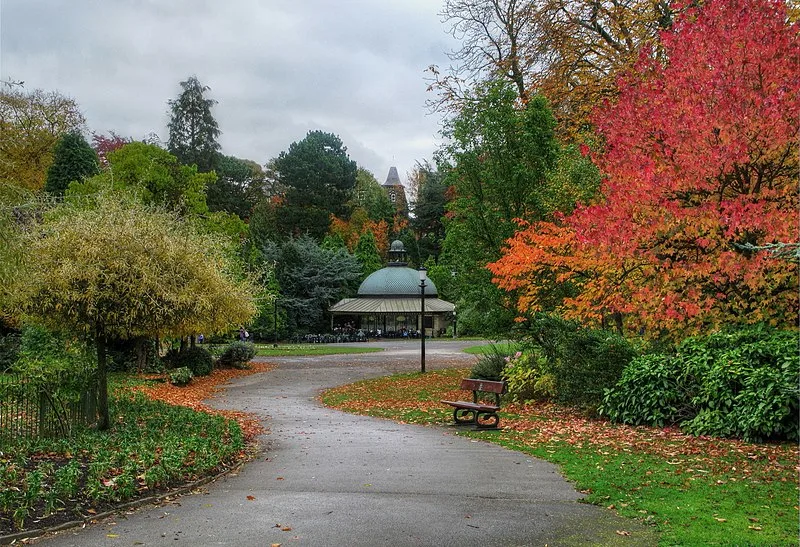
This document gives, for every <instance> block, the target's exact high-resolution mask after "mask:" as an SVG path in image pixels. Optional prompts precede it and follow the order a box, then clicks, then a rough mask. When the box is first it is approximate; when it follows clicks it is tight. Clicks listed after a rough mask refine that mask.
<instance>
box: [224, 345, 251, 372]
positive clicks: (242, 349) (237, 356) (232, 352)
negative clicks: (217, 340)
mask: <svg viewBox="0 0 800 547" xmlns="http://www.w3.org/2000/svg"><path fill="white" fill-rule="evenodd" d="M255 356H256V346H255V344H253V343H251V342H242V341H238V342H232V343H230V344H228V347H226V348H225V350H224V351H223V352H222V355H220V356H219V360H218V361H217V363H218V364H219V366H225V367H233V368H247V363H249V362H250V360H251V359H252V358H253V357H255Z"/></svg>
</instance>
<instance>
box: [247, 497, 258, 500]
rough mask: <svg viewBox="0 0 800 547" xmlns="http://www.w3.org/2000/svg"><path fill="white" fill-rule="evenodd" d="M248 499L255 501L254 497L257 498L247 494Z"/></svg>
mask: <svg viewBox="0 0 800 547" xmlns="http://www.w3.org/2000/svg"><path fill="white" fill-rule="evenodd" d="M247 499H248V500H249V501H253V500H254V499H256V497H255V496H247Z"/></svg>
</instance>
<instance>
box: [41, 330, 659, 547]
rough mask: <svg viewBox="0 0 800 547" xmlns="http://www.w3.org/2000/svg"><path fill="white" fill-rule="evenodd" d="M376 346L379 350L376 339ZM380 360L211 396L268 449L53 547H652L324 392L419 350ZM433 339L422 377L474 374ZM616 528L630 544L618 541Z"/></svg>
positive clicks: (468, 360) (644, 536)
mask: <svg viewBox="0 0 800 547" xmlns="http://www.w3.org/2000/svg"><path fill="white" fill-rule="evenodd" d="M373 344H376V343H373ZM381 344H382V345H383V346H384V347H385V348H386V349H385V351H384V352H382V353H371V354H358V355H343V356H329V357H313V358H312V357H305V358H281V359H275V360H274V362H276V363H278V365H279V366H278V368H277V369H276V370H274V371H272V372H269V373H265V374H257V375H253V376H248V377H245V378H240V379H238V380H236V381H235V382H234V383H232V384H231V385H230V386H229V387H228V389H226V390H225V392H224V393H222V394H220V396H218V397H217V398H216V399H214V401H213V402H214V404H215V405H216V406H218V407H220V408H235V409H242V410H246V411H248V412H254V413H257V414H259V415H261V416H263V421H264V423H265V425H266V426H268V427H269V428H270V429H271V433H270V434H269V435H266V436H265V437H264V438H263V441H264V445H265V450H264V451H263V452H262V453H261V454H260V455H259V457H258V458H257V459H256V460H255V461H253V462H251V463H249V464H247V465H246V466H245V467H244V468H243V469H242V470H241V472H240V473H238V474H236V475H231V476H228V477H225V478H223V479H220V480H219V481H217V482H216V483H212V484H209V485H207V486H206V487H204V488H203V489H202V492H201V493H199V494H197V495H193V496H185V497H182V498H179V499H177V500H176V501H174V502H172V503H166V504H163V505H161V506H159V507H150V508H143V509H140V510H137V511H135V512H132V513H131V514H127V515H120V516H117V517H115V518H114V519H111V520H107V521H105V522H102V523H99V524H98V525H95V526H92V527H88V528H86V529H83V530H75V531H66V532H62V533H60V534H58V535H55V536H52V537H50V538H48V539H46V540H44V541H43V542H42V543H46V544H48V545H50V544H52V545H63V546H67V545H113V546H121V545H125V546H129V545H180V544H184V545H193V546H194V545H237V546H250V545H252V546H270V545H273V544H281V545H283V546H289V545H306V546H308V545H314V546H316V545H321V546H322V545H331V546H358V545H364V546H372V545H391V546H406V545H409V546H411V545H436V546H449V545H453V546H470V545H480V546H487V545H502V546H509V545H618V544H619V545H623V544H629V545H649V544H655V543H656V538H655V536H654V535H653V534H652V532H651V530H649V529H646V528H644V527H641V526H639V525H637V524H636V523H634V522H632V521H630V520H625V519H621V518H619V517H617V516H615V515H614V514H613V513H612V512H611V511H608V510H605V509H602V508H599V507H595V506H592V505H588V504H582V503H579V500H580V498H581V495H580V494H579V493H578V492H576V491H575V490H574V488H573V487H572V486H571V485H570V484H569V483H567V482H566V481H564V480H563V479H562V477H561V476H560V475H559V474H558V471H557V468H556V467H555V466H553V465H550V464H548V463H546V462H541V461H539V460H535V459H532V458H530V457H528V456H526V455H524V454H521V453H519V452H513V451H510V450H506V449H504V448H501V447H498V446H495V445H492V444H488V443H483V442H478V441H474V440H470V439H466V438H460V437H457V436H455V435H454V434H453V432H452V430H451V429H449V428H447V427H444V426H443V427H421V426H411V425H400V424H395V423H393V422H390V421H386V420H379V419H374V418H368V417H362V416H353V415H349V414H344V413H341V412H338V411H335V410H331V409H327V408H325V407H323V406H321V405H320V404H319V402H318V401H317V400H316V396H317V395H318V393H319V391H320V389H322V388H326V387H331V386H336V385H341V384H344V383H348V382H351V381H355V380H358V379H361V378H366V377H375V376H382V375H386V374H390V373H393V372H398V371H414V370H418V368H419V349H418V348H419V345H418V342H416V343H415V342H414V341H408V342H404V341H398V342H392V341H390V342H383V343H381ZM471 344H474V342H473V343H465V342H452V341H431V342H429V343H428V352H427V354H428V359H427V361H428V363H427V364H428V367H429V368H431V369H435V368H442V367H447V366H454V365H461V366H465V367H466V366H471V364H472V363H473V362H474V359H475V358H474V357H473V356H469V355H467V354H464V353H461V352H460V349H461V348H462V347H464V346H466V345H471ZM622 531H624V532H625V533H627V534H630V535H621V534H620V533H619V532H622Z"/></svg>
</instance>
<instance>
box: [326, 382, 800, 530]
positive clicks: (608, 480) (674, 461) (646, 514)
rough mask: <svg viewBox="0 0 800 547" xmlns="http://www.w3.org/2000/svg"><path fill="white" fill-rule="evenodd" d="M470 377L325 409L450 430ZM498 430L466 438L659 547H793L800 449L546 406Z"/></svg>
mask: <svg viewBox="0 0 800 547" xmlns="http://www.w3.org/2000/svg"><path fill="white" fill-rule="evenodd" d="M465 373H466V371H465V370H457V369H451V370H445V371H435V372H428V373H426V374H424V375H422V374H418V373H415V374H403V375H396V376H391V377H387V378H379V379H374V380H366V381H363V382H357V383H355V384H351V385H347V386H341V387H338V388H335V389H331V390H328V391H327V392H325V393H324V394H323V396H322V400H323V402H324V403H325V404H327V405H329V406H333V407H336V408H339V409H342V410H346V411H349V412H354V413H359V414H366V415H371V416H379V417H384V418H389V419H394V420H397V421H402V422H405V423H418V424H437V425H442V424H447V423H449V421H450V420H451V415H452V414H451V411H450V408H449V407H445V406H444V405H442V404H441V403H439V400H440V399H451V398H452V397H457V396H461V393H460V392H459V391H458V390H457V386H458V381H459V379H460V378H462V377H463V376H464V375H465ZM504 410H505V412H503V411H501V416H502V422H501V426H505V427H503V429H502V430H500V431H489V432H463V433H459V434H464V435H468V436H473V437H476V438H480V439H483V440H485V441H488V442H492V443H497V444H501V445H504V446H506V447H508V448H511V449H513V450H519V451H521V452H525V453H528V454H531V455H533V456H535V457H537V458H541V459H544V460H548V461H551V462H553V463H555V464H558V465H559V466H560V467H561V470H562V473H563V474H564V476H565V477H566V478H567V479H569V480H571V481H574V482H575V486H576V488H577V489H578V490H580V491H582V492H584V493H586V501H588V502H590V503H593V504H596V505H600V506H603V507H606V508H608V510H613V511H617V512H618V513H619V514H621V515H623V516H625V517H629V518H632V519H637V520H639V521H641V522H644V523H645V524H649V525H652V526H653V527H655V528H656V530H657V531H658V533H659V535H660V538H661V539H660V542H661V544H662V545H797V544H798V543H797V538H798V517H799V516H800V515H799V514H798V480H797V470H796V466H797V462H798V447H797V445H796V444H792V443H785V444H752V443H745V442H742V441H737V440H732V439H718V438H710V437H691V436H688V435H683V434H682V433H680V431H678V430H676V429H656V428H649V427H629V426H624V425H615V424H611V423H609V422H606V421H600V420H590V419H588V418H586V417H585V416H584V415H582V414H580V413H578V412H574V411H571V410H569V409H565V408H563V407H558V406H556V405H550V404H535V405H534V404H531V405H525V406H522V405H509V406H506V407H505V408H504Z"/></svg>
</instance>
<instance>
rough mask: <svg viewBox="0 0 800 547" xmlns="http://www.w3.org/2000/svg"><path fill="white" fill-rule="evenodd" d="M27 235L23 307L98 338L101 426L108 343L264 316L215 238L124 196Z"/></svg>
mask: <svg viewBox="0 0 800 547" xmlns="http://www.w3.org/2000/svg"><path fill="white" fill-rule="evenodd" d="M27 238H28V239H27V251H28V253H29V254H28V255H27V261H26V263H25V267H24V275H21V276H19V277H18V279H17V284H16V287H15V288H16V296H17V298H18V301H19V304H20V307H21V308H22V309H23V310H24V312H25V313H26V314H27V315H28V316H30V317H32V318H35V319H36V320H38V321H40V322H42V323H43V324H45V325H47V326H49V327H51V328H53V329H58V330H67V331H69V332H71V333H73V334H74V335H76V336H82V337H85V338H86V339H89V340H92V341H93V342H94V343H95V345H96V348H97V357H98V375H99V376H98V382H99V385H100V395H99V407H100V413H101V425H100V427H101V428H103V427H108V425H109V417H108V414H107V406H106V404H105V400H106V394H105V389H106V387H105V386H106V379H105V372H106V349H105V347H106V342H107V340H108V339H113V338H121V339H127V338H133V337H137V336H152V337H155V336H164V335H173V336H186V335H190V334H194V333H198V332H210V333H213V332H219V331H221V330H225V329H228V328H230V327H231V325H236V324H241V323H242V322H243V321H246V320H248V319H250V318H251V317H252V316H253V315H254V313H255V307H254V306H253V303H252V294H253V292H254V291H253V289H252V288H251V287H250V286H249V284H248V283H247V282H245V281H242V280H237V279H233V278H232V277H231V275H230V274H229V268H228V266H227V264H226V261H225V260H224V258H223V256H222V255H221V254H220V253H219V252H218V251H216V249H217V247H216V245H215V244H214V242H213V240H211V239H208V238H202V237H200V236H199V234H196V233H195V232H193V231H192V230H191V229H190V227H188V226H187V225H186V224H185V223H182V222H180V221H179V220H178V219H176V218H175V217H174V215H171V214H169V213H167V212H164V211H163V210H158V209H151V208H147V207H145V206H142V205H141V204H139V203H138V202H136V201H131V200H130V199H127V198H126V197H125V195H123V194H102V195H98V197H97V200H96V204H90V205H89V206H85V205H75V204H65V205H63V206H61V207H59V208H57V209H55V210H54V211H53V212H52V213H51V214H50V215H49V216H48V217H47V219H46V220H45V222H44V223H43V224H42V226H41V227H40V228H39V229H37V230H31V231H30V232H29V233H28V234H27Z"/></svg>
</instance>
